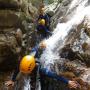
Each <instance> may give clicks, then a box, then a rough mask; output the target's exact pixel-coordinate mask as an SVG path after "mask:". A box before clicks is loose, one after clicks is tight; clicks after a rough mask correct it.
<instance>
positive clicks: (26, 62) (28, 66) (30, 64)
mask: <svg viewBox="0 0 90 90" xmlns="http://www.w3.org/2000/svg"><path fill="white" fill-rule="evenodd" d="M34 68H35V58H34V56H30V55H26V56H24V57H23V58H22V60H21V62H20V71H21V72H22V73H27V74H28V73H31V72H32V70H33V69H34Z"/></svg>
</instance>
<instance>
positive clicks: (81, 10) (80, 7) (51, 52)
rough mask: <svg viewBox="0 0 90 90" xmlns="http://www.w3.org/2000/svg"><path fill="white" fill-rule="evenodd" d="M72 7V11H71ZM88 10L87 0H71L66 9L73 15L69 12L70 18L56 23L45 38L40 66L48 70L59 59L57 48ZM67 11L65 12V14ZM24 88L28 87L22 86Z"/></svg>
mask: <svg viewBox="0 0 90 90" xmlns="http://www.w3.org/2000/svg"><path fill="white" fill-rule="evenodd" d="M73 8H74V11H72V9H73ZM89 10H90V6H89V5H88V0H73V1H72V3H71V5H70V7H69V9H68V12H71V13H73V15H72V14H70V13H69V14H70V17H71V18H69V20H68V21H67V22H65V23H58V25H57V27H56V29H55V30H54V32H53V35H52V36H51V37H50V38H49V39H47V40H45V42H46V45H47V48H46V49H45V51H44V52H43V54H42V55H41V58H40V60H41V63H42V67H44V68H47V69H49V70H51V69H52V68H51V67H52V66H53V65H54V62H56V61H57V60H59V59H60V56H59V52H58V50H60V48H62V47H63V46H64V44H65V40H66V38H67V36H68V35H69V32H71V30H73V29H72V28H73V27H77V26H78V25H79V24H80V23H82V21H83V20H84V19H85V17H87V16H90V13H89ZM68 12H66V14H67V13H68ZM71 15H72V16H71ZM88 19H90V18H88ZM24 90H30V89H26V88H24Z"/></svg>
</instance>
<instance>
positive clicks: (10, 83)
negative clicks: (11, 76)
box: [5, 80, 14, 86]
mask: <svg viewBox="0 0 90 90" xmlns="http://www.w3.org/2000/svg"><path fill="white" fill-rule="evenodd" d="M5 85H6V86H14V81H12V80H9V81H6V82H5Z"/></svg>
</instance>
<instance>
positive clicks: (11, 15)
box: [0, 10, 21, 27]
mask: <svg viewBox="0 0 90 90" xmlns="http://www.w3.org/2000/svg"><path fill="white" fill-rule="evenodd" d="M19 16H20V13H19V12H14V11H11V10H0V27H16V26H18V25H20V23H21V20H20V18H19Z"/></svg>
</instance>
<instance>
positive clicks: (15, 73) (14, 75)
mask: <svg viewBox="0 0 90 90" xmlns="http://www.w3.org/2000/svg"><path fill="white" fill-rule="evenodd" d="M18 73H19V69H17V70H15V71H14V73H13V76H12V81H16V77H17V75H18Z"/></svg>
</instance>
